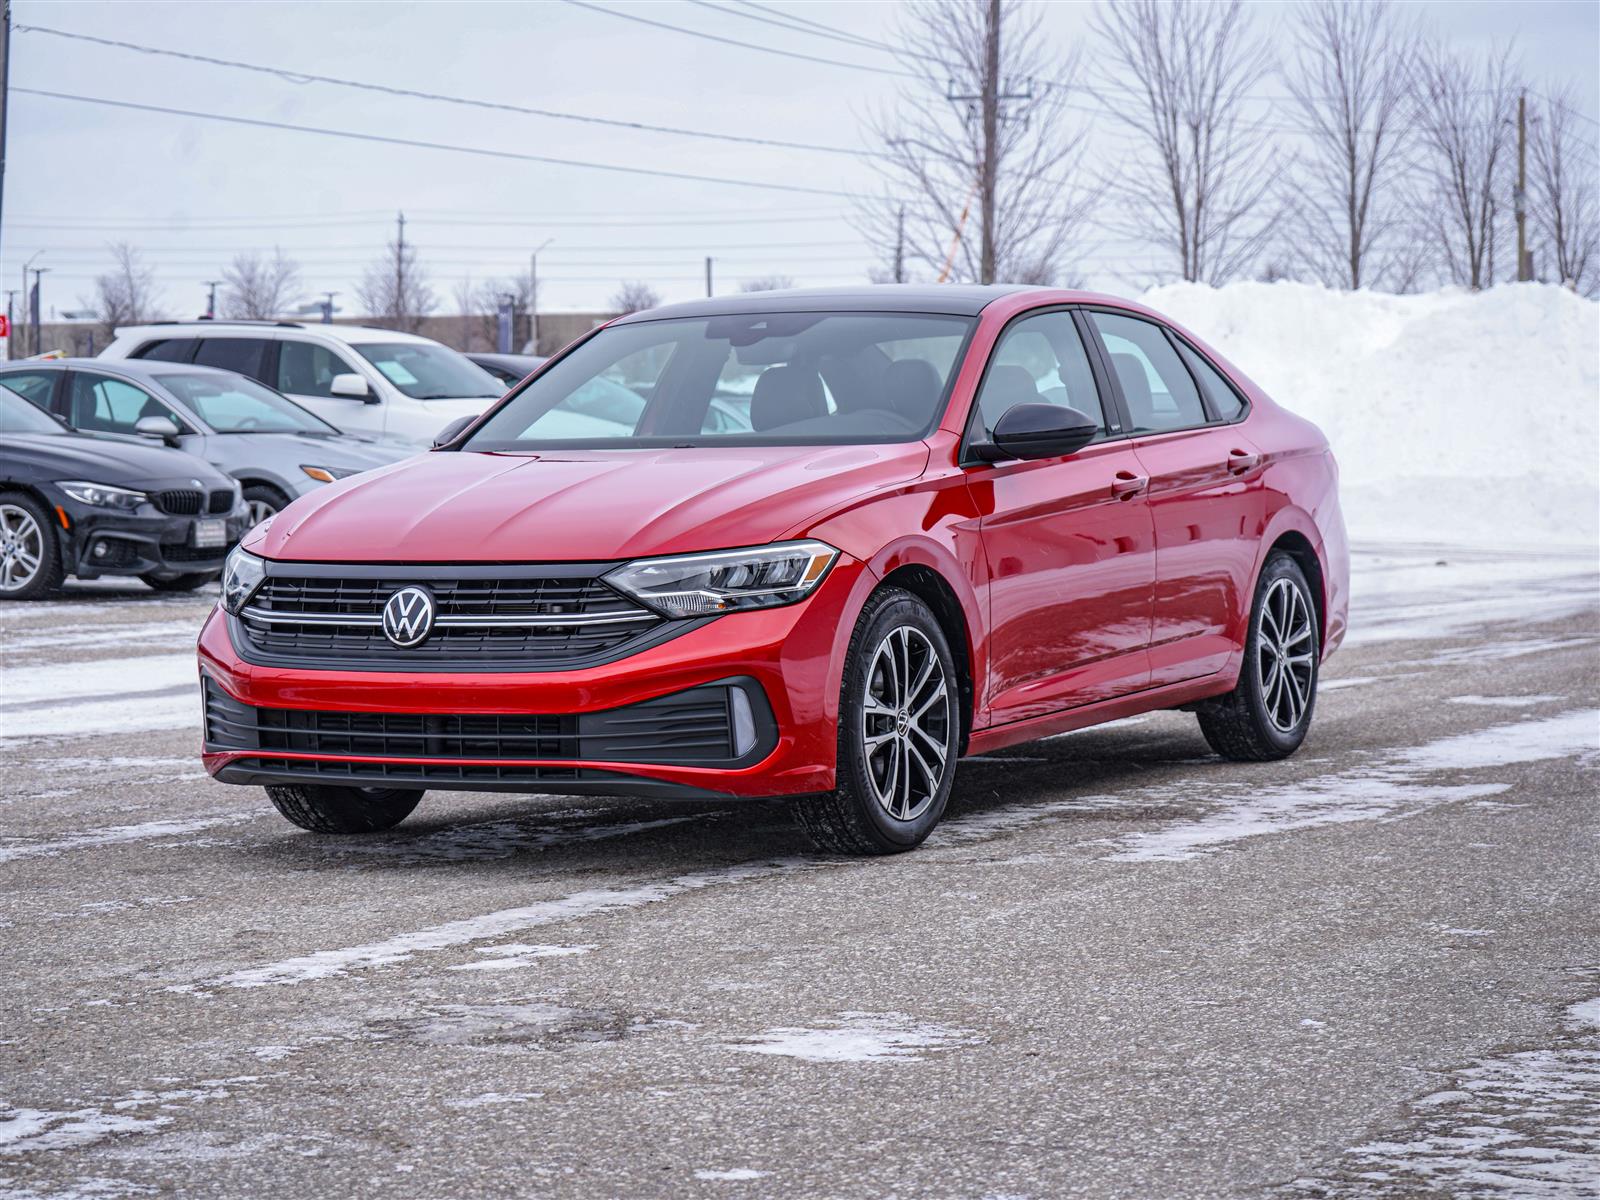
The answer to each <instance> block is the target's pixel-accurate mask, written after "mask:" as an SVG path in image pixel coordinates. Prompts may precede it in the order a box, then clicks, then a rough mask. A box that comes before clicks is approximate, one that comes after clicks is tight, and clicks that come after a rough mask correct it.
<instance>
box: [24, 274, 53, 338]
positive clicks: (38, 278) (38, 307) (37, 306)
mask: <svg viewBox="0 0 1600 1200" xmlns="http://www.w3.org/2000/svg"><path fill="white" fill-rule="evenodd" d="M35 257H37V256H35ZM28 261H29V262H32V261H33V259H29V260H28ZM49 269H50V268H49V267H35V268H34V269H33V300H32V301H31V307H32V309H33V337H32V339H31V341H32V344H33V349H32V350H30V351H29V353H30V354H37V353H39V349H40V347H41V346H42V345H43V344H44V335H43V331H42V330H41V329H40V328H39V313H40V312H41V311H42V310H43V308H44V305H43V304H41V303H40V302H39V284H40V283H41V282H42V281H43V279H44V273H45V272H46V271H48V270H49ZM24 273H26V268H24Z"/></svg>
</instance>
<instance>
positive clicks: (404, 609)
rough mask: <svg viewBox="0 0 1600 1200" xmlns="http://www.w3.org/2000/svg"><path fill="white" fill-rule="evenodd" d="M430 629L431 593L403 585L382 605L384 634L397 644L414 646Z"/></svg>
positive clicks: (423, 639)
mask: <svg viewBox="0 0 1600 1200" xmlns="http://www.w3.org/2000/svg"><path fill="white" fill-rule="evenodd" d="M432 632H433V593H432V592H430V591H428V589H427V588H420V587H403V588H401V589H400V590H399V591H398V592H396V593H395V594H394V595H392V596H390V597H389V599H388V600H386V601H385V602H384V605H383V635H384V636H385V637H386V638H388V639H389V640H390V641H391V642H393V643H394V644H395V645H396V646H416V645H419V644H420V643H422V642H424V641H426V640H427V637H428V635H429V634H430V633H432Z"/></svg>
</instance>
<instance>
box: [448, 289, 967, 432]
mask: <svg viewBox="0 0 1600 1200" xmlns="http://www.w3.org/2000/svg"><path fill="white" fill-rule="evenodd" d="M971 327H972V321H971V320H970V319H969V318H966V317H947V316H931V315H927V314H922V313H739V314H735V315H728V316H720V317H695V318H682V319H678V320H663V321H641V322H638V323H629V324H622V325H613V326H610V327H608V328H606V329H602V330H601V331H600V332H599V333H597V334H595V335H594V336H593V337H592V338H590V339H589V340H588V341H586V342H584V343H583V344H582V345H580V346H578V347H577V348H575V349H574V350H573V351H572V352H571V353H570V354H568V355H567V356H566V357H564V358H562V359H561V360H560V361H559V362H557V363H555V364H554V365H553V366H550V367H547V368H546V369H545V371H544V373H543V374H542V375H540V376H539V377H538V378H537V379H535V380H533V382H532V383H530V384H528V385H527V386H526V387H524V388H523V389H522V390H521V391H519V392H517V393H516V394H514V395H513V396H512V397H511V399H510V400H508V401H507V402H506V403H505V405H504V406H503V407H502V408H500V409H499V410H498V411H497V412H496V413H495V414H494V415H493V416H492V417H490V418H489V420H488V421H487V422H485V423H484V425H483V427H482V428H481V429H480V430H478V432H477V433H476V434H474V435H473V437H472V439H471V440H470V441H469V442H467V444H466V447H465V448H466V449H468V450H519V449H527V448H535V447H540V446H564V447H580V446H586V447H592V448H595V449H613V448H629V447H649V446H700V445H729V446H775V445H861V444H866V443H873V442H908V441H914V440H916V439H917V438H921V437H924V436H926V435H927V434H928V433H929V432H930V431H931V430H932V429H933V427H934V425H935V424H936V423H937V422H938V419H939V417H940V415H941V414H942V412H943V411H944V401H945V396H946V388H947V385H948V383H949V381H950V375H951V372H952V370H953V368H954V366H955V363H956V360H957V359H958V357H959V356H960V352H961V347H962V346H963V345H964V343H965V341H966V338H967V334H968V332H969V331H970V330H971Z"/></svg>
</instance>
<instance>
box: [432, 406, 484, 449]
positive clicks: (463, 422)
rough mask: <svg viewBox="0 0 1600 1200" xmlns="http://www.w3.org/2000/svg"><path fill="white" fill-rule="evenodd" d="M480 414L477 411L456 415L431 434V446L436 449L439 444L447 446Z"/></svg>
mask: <svg viewBox="0 0 1600 1200" xmlns="http://www.w3.org/2000/svg"><path fill="white" fill-rule="evenodd" d="M482 415H483V414H481V413H479V414H477V415H476V416H471V417H457V418H456V419H455V420H454V421H451V422H450V424H448V425H446V426H445V427H444V428H443V429H441V430H439V432H438V433H436V434H434V435H433V448H434V449H435V450H437V449H438V448H439V447H440V446H448V445H449V444H450V443H451V442H453V441H455V440H456V439H457V438H458V437H460V436H461V435H462V434H463V433H465V432H466V429H467V426H468V425H471V424H472V423H473V422H474V421H476V420H477V419H478V417H479V416H482Z"/></svg>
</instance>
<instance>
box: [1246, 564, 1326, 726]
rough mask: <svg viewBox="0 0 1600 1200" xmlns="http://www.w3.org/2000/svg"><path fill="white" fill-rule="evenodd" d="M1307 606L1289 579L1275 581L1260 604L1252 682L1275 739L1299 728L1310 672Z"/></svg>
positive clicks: (1307, 700)
mask: <svg viewBox="0 0 1600 1200" xmlns="http://www.w3.org/2000/svg"><path fill="white" fill-rule="evenodd" d="M1315 648H1316V647H1315V639H1314V638H1313V636H1312V628H1311V605H1310V604H1309V603H1307V601H1306V596H1305V593H1304V592H1302V591H1301V590H1300V588H1299V586H1298V585H1297V584H1296V583H1295V581H1294V580H1292V579H1275V580H1273V582H1272V585H1271V586H1270V587H1269V588H1268V589H1267V594H1266V596H1265V597H1263V599H1262V603H1261V619H1260V624H1259V627H1258V628H1257V630H1256V679H1257V681H1258V682H1259V683H1260V685H1261V702H1262V704H1263V705H1264V706H1265V707H1266V710H1267V719H1268V720H1269V721H1271V722H1272V724H1273V727H1274V728H1275V729H1277V730H1278V731H1279V732H1280V733H1288V732H1290V731H1291V730H1293V729H1294V728H1295V727H1296V726H1297V725H1299V724H1300V720H1301V718H1302V717H1304V716H1305V712H1306V708H1307V706H1308V705H1309V704H1310V703H1311V686H1312V682H1313V676H1314V674H1315V670H1316V664H1315V662H1314V661H1313V659H1314V654H1313V651H1314V650H1315Z"/></svg>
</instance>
